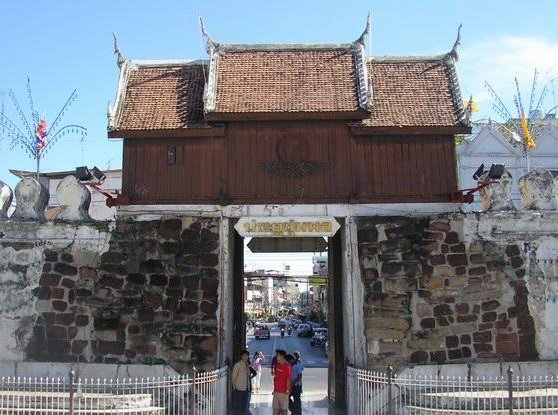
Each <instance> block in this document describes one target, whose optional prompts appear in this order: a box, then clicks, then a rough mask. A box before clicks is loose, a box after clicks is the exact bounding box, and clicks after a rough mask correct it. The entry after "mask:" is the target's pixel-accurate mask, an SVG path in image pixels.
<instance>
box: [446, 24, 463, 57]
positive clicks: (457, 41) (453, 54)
mask: <svg viewBox="0 0 558 415" xmlns="http://www.w3.org/2000/svg"><path fill="white" fill-rule="evenodd" d="M461 26H463V24H462V23H460V24H459V27H458V28H457V39H455V43H454V44H453V47H452V48H451V50H450V51H449V52H448V53H447V55H446V56H447V57H449V58H453V59H454V60H456V61H457V60H459V55H458V54H457V47H458V46H459V45H460V44H461Z"/></svg>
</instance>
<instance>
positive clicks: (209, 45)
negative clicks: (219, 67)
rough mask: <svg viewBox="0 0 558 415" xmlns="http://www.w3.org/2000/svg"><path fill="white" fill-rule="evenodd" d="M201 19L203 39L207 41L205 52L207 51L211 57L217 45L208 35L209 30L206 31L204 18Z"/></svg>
mask: <svg viewBox="0 0 558 415" xmlns="http://www.w3.org/2000/svg"><path fill="white" fill-rule="evenodd" d="M199 19H200V30H201V34H202V36H203V38H204V39H205V50H206V52H207V54H208V55H211V53H212V52H213V50H214V49H215V48H216V46H217V43H215V42H214V41H213V39H211V36H209V33H207V30H205V23H204V21H203V17H201V16H200V17H199Z"/></svg>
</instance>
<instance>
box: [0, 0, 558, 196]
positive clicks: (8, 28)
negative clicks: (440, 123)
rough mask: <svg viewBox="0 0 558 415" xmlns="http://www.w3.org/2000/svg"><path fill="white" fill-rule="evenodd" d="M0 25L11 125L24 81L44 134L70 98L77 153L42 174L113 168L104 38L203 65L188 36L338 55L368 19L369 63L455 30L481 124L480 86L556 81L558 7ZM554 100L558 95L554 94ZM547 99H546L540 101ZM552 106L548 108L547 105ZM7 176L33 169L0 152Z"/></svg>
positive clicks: (167, 14)
mask: <svg viewBox="0 0 558 415" xmlns="http://www.w3.org/2000/svg"><path fill="white" fill-rule="evenodd" d="M1 10H2V12H1V13H0V52H1V53H2V57H1V60H0V94H2V91H3V92H4V94H3V98H2V95H0V99H3V101H4V104H5V108H6V113H7V114H9V115H10V116H11V117H12V118H15V115H14V112H13V106H12V105H11V102H10V100H9V98H8V95H7V94H8V91H9V90H10V89H13V90H14V92H15V94H16V96H17V97H18V99H19V100H20V102H21V104H22V106H23V107H24V108H27V104H26V77H27V76H29V77H30V78H31V82H32V86H33V94H34V100H35V106H36V107H37V109H38V110H39V112H40V113H41V114H42V113H44V114H45V115H46V118H47V120H50V122H52V118H53V117H54V116H55V115H56V113H57V112H58V110H59V109H60V108H61V106H62V104H63V103H64V102H65V100H66V98H67V97H68V95H69V94H70V93H71V91H72V90H73V89H76V88H77V90H78V94H79V98H78V100H77V102H75V104H74V105H73V107H72V109H71V110H70V112H69V113H68V115H67V117H66V121H67V122H68V123H78V124H81V125H83V126H85V127H86V128H87V129H88V132H89V135H88V138H87V140H86V141H85V142H84V143H83V145H82V143H81V142H80V141H79V139H78V138H77V137H76V138H71V137H70V138H69V137H65V138H63V139H62V140H61V141H60V142H59V143H58V144H57V145H56V146H54V147H53V148H52V150H51V151H50V152H49V153H48V154H47V155H46V157H45V158H44V159H43V160H42V166H41V167H42V168H41V170H42V171H55V170H72V169H73V168H74V167H76V166H79V165H85V164H87V165H89V166H93V165H97V166H99V167H100V168H101V169H106V168H107V167H109V166H110V167H111V168H119V167H120V166H121V158H122V151H121V147H122V143H121V142H120V141H110V142H109V140H108V139H107V136H106V125H107V121H106V111H107V104H108V102H109V101H113V100H114V95H115V91H116V86H117V80H118V70H117V67H116V64H115V61H116V58H115V56H114V55H113V54H112V35H111V33H112V32H113V31H114V32H116V33H117V35H118V39H119V43H120V48H121V50H122V52H123V53H124V54H125V56H126V57H127V58H129V59H173V58H174V59H200V58H206V55H205V50H204V48H203V47H202V40H201V37H200V31H199V26H198V20H197V19H198V16H200V15H201V16H203V17H204V18H205V21H206V26H207V29H208V31H209V32H210V34H211V35H212V37H213V38H214V39H215V40H216V41H219V42H224V43H340V42H349V41H352V40H354V39H356V38H357V37H358V36H359V35H360V33H361V32H362V30H363V28H364V25H365V20H366V15H367V13H368V11H371V12H372V15H373V29H372V31H373V33H372V42H371V46H370V51H371V53H372V54H374V55H423V54H439V53H444V52H446V51H448V50H449V49H450V48H451V46H452V44H453V42H454V40H455V35H456V28H457V26H458V25H459V23H463V30H462V45H461V47H460V52H461V53H460V55H461V59H460V61H459V69H460V76H461V82H462V90H463V94H464V95H466V96H469V95H470V94H473V95H474V96H475V97H478V100H479V104H480V105H481V113H480V114H479V115H478V116H487V115H489V114H490V100H489V97H488V96H487V94H486V91H485V89H484V87H483V85H482V84H483V81H484V80H488V81H489V82H490V83H492V84H493V86H494V87H495V89H496V90H497V91H498V92H499V93H500V94H501V95H502V98H503V99H504V101H505V102H506V103H507V104H509V106H512V105H513V104H512V101H511V94H512V90H511V87H512V86H513V77H514V76H516V75H517V76H518V77H519V80H520V82H521V83H522V85H524V87H525V89H527V85H528V84H529V83H530V79H529V78H530V77H531V76H532V73H533V70H534V69H535V67H537V68H539V69H540V70H541V72H542V73H543V77H545V79H550V77H552V76H556V75H558V24H557V23H556V16H558V1H556V0H553V1H552V0H540V1H538V2H536V3H530V2H525V1H523V2H518V1H500V0H490V1H486V0H484V1H476V0H469V1H451V0H443V1H442V0H440V1H428V0H425V1H420V2H419V1H390V2H387V1H383V2H379V1H350V2H341V1H335V2H334V1H331V2H330V1H319V2H318V1H300V0H299V1H291V0H283V1H280V2H279V1H278V2H271V1H262V0H260V1H236V2H235V1H210V0H207V1H203V2H201V1H199V2H194V1H186V0H182V1H165V0H161V1H157V2H155V1H142V0H134V1H114V0H112V1H108V0H95V1H88V2H86V1H75V0H74V1H67V0H58V1H38V0H37V1H25V0H21V1H19V2H8V1H5V2H3V6H2V9H1ZM557 92H558V91H557ZM552 99H554V98H552V97H551V100H552ZM556 103H557V104H558V102H556ZM8 168H16V169H27V170H32V169H34V163H33V160H30V159H29V158H27V157H26V156H24V155H22V154H20V153H19V152H17V151H10V150H9V141H8V140H6V139H4V140H3V141H1V142H0V179H1V180H4V181H6V182H8V183H9V184H10V185H12V186H14V185H15V184H16V179H15V178H14V177H12V176H11V175H10V174H9V173H8Z"/></svg>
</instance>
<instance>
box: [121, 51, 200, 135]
mask: <svg viewBox="0 0 558 415" xmlns="http://www.w3.org/2000/svg"><path fill="white" fill-rule="evenodd" d="M128 63H129V64H130V66H129V67H128V68H124V71H127V76H126V79H125V85H124V91H122V96H121V99H122V102H120V103H118V102H117V105H120V106H121V107H120V108H117V119H116V120H115V123H116V126H115V128H114V129H117V130H128V131H130V130H170V129H182V128H192V127H203V126H206V124H205V120H204V115H203V92H204V84H205V76H204V73H206V72H207V64H205V65H203V64H201V63H195V64H192V63H187V64H182V65H179V64H176V65H168V64H167V65H161V66H156V64H150V65H141V64H134V63H133V62H128Z"/></svg>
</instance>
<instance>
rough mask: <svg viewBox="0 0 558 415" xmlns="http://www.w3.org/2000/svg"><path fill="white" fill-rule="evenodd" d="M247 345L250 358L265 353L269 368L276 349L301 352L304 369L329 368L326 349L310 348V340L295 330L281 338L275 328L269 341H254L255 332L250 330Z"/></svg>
mask: <svg viewBox="0 0 558 415" xmlns="http://www.w3.org/2000/svg"><path fill="white" fill-rule="evenodd" d="M246 345H247V346H248V350H250V358H252V356H253V355H254V352H257V351H261V352H263V354H264V356H265V357H266V361H265V362H264V365H267V366H269V364H270V363H271V358H272V357H273V355H274V354H275V349H284V350H286V351H287V353H292V352H294V351H299V352H300V354H301V356H302V361H303V362H304V367H327V356H326V355H325V350H324V348H323V347H312V346H310V338H308V337H298V336H297V335H296V332H295V331H294V330H293V332H292V334H291V335H290V336H288V335H286V334H285V337H281V335H280V332H279V330H278V329H277V327H276V326H274V327H272V329H271V338H270V339H269V340H262V339H259V340H256V339H254V336H253V331H252V330H250V331H249V332H248V335H247V336H246Z"/></svg>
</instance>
